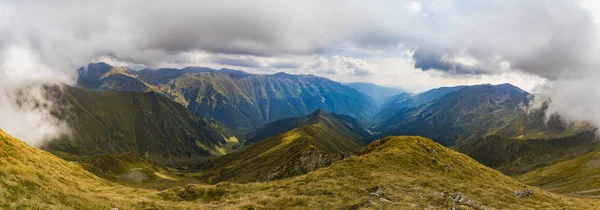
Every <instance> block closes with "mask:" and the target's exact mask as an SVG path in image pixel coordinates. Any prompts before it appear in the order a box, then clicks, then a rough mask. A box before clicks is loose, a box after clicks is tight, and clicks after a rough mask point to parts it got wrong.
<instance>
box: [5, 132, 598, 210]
mask: <svg viewBox="0 0 600 210" xmlns="http://www.w3.org/2000/svg"><path fill="white" fill-rule="evenodd" d="M0 177H1V179H0V208H3V209H57V210H62V209H108V208H110V207H111V206H116V207H118V208H119V209H250V208H254V209H257V208H259V209H306V208H318V209H342V208H346V209H357V208H361V207H363V208H382V209H407V208H415V207H417V208H437V209H440V208H443V209H447V208H449V207H456V208H459V209H460V208H463V209H466V208H470V207H473V208H483V206H487V207H492V208H504V209H564V208H569V209H591V208H594V207H595V206H597V205H600V202H599V201H597V200H588V199H578V198H570V197H565V196H560V195H556V194H552V193H549V192H546V191H543V190H541V189H537V188H530V189H532V190H533V194H531V195H530V196H529V197H523V198H519V197H517V196H515V195H514V194H513V193H512V190H521V191H523V190H524V187H526V186H524V185H522V184H520V183H519V182H517V181H515V180H513V179H511V178H509V177H506V176H504V175H502V174H501V173H499V172H497V171H494V170H491V169H489V168H487V167H485V166H482V165H480V164H478V163H477V162H475V161H474V160H472V159H470V158H469V157H467V156H465V155H462V154H460V153H457V152H454V151H451V150H449V149H447V148H445V147H443V146H441V145H439V144H437V143H434V142H432V141H431V140H428V139H425V138H421V137H389V138H385V139H383V140H380V141H376V142H374V143H372V144H370V145H368V146H367V147H366V148H365V149H363V150H362V152H361V153H360V156H355V157H350V158H348V159H345V160H342V161H339V162H337V163H335V164H333V165H332V166H330V167H328V168H323V169H320V170H317V171H314V172H311V173H308V174H306V175H301V176H297V177H293V178H290V179H284V180H280V181H274V182H264V183H250V184H230V183H220V184H217V185H188V186H186V187H178V188H173V189H168V190H165V191H162V192H156V191H150V190H142V189H134V188H129V187H122V186H119V185H116V184H113V183H111V182H107V181H104V180H102V179H100V178H98V177H96V176H94V175H92V174H91V173H89V172H87V171H85V170H84V169H83V168H81V167H80V166H78V165H76V164H72V163H69V162H66V161H64V160H61V159H59V158H57V157H55V156H53V155H51V154H50V153H47V152H44V151H41V150H37V149H34V148H31V147H29V146H28V145H26V144H25V143H23V142H20V141H18V140H16V139H14V138H12V137H9V136H8V135H6V134H5V133H3V132H0ZM458 192H460V193H461V195H463V196H464V197H465V198H464V199H463V201H462V202H458V203H455V202H454V201H453V198H452V197H453V196H454V195H455V194H457V193H458ZM467 200H469V201H467Z"/></svg>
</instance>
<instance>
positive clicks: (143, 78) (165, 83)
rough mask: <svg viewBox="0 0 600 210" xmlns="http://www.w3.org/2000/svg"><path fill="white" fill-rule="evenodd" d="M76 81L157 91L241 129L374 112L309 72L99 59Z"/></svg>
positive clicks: (362, 98)
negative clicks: (152, 65) (320, 114)
mask: <svg viewBox="0 0 600 210" xmlns="http://www.w3.org/2000/svg"><path fill="white" fill-rule="evenodd" d="M132 81H137V82H132ZM78 84H79V85H80V86H83V87H86V88H89V89H92V90H96V91H102V90H129V91H146V90H153V91H157V92H160V93H161V94H164V95H166V96H168V97H169V98H171V99H172V100H174V101H176V102H178V103H180V104H183V105H184V106H186V107H187V108H188V109H189V110H192V111H193V112H196V113H198V114H200V115H202V116H207V117H210V118H213V119H215V120H217V121H219V122H222V123H223V124H225V125H227V126H229V127H230V128H232V129H234V130H236V131H239V132H243V133H247V132H250V131H252V130H254V129H256V128H259V127H261V126H262V125H264V124H266V123H268V122H272V121H275V120H279V119H283V118H288V117H297V116H303V115H307V114H309V113H311V112H313V111H315V110H317V109H321V110H324V111H326V112H335V113H340V114H346V115H350V116H352V117H357V118H362V119H366V118H368V117H370V116H371V115H372V114H374V113H375V112H376V111H377V105H376V102H375V101H374V99H373V98H371V97H369V96H367V95H365V94H363V93H361V92H359V91H357V90H355V89H353V88H351V87H348V86H345V85H342V84H340V83H337V82H334V81H331V80H329V79H326V78H322V77H316V76H312V75H290V74H285V73H278V74H274V75H254V74H248V73H245V72H242V71H236V70H230V69H222V70H213V69H208V68H200V67H188V68H184V69H158V70H149V69H144V70H140V71H132V70H127V69H122V68H115V67H113V68H112V69H111V70H108V71H107V64H102V63H100V64H90V65H88V66H87V67H86V68H82V69H81V70H80V77H79V82H78Z"/></svg>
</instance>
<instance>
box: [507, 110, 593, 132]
mask: <svg viewBox="0 0 600 210" xmlns="http://www.w3.org/2000/svg"><path fill="white" fill-rule="evenodd" d="M547 109H548V104H547V103H544V105H543V106H542V107H540V108H536V109H532V110H527V112H524V113H521V114H519V115H518V116H517V117H515V118H514V119H513V120H512V121H511V122H509V123H508V125H507V126H505V127H504V128H502V129H500V130H499V131H498V132H497V133H496V134H498V135H501V136H505V137H509V138H517V139H555V138H563V137H570V136H574V135H577V134H579V133H582V132H586V131H592V132H593V131H595V130H596V128H595V127H594V126H592V125H590V124H588V123H585V122H570V123H567V122H565V121H564V120H562V119H561V118H560V116H558V115H550V116H549V119H546V110H547Z"/></svg>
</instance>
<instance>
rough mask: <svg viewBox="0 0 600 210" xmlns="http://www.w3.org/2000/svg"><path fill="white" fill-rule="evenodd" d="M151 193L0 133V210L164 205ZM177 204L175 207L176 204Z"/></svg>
mask: <svg viewBox="0 0 600 210" xmlns="http://www.w3.org/2000/svg"><path fill="white" fill-rule="evenodd" d="M158 199H159V197H157V196H155V193H154V192H151V191H144V190H137V189H133V188H126V187H122V186H119V185H117V184H114V183H111V182H108V181H105V180H103V179H101V178H98V177H96V176H94V175H93V174H91V173H89V172H87V171H86V170H84V169H83V168H82V167H80V166H79V165H77V164H74V163H70V162H66V161H64V160H62V159H60V158H58V157H55V156H54V155H52V154H50V153H48V152H45V151H42V150H38V149H34V148H32V147H30V146H28V145H27V144H25V143H23V142H21V141H19V140H17V139H15V138H12V137H10V136H9V135H7V134H6V133H4V132H2V131H1V130H0V209H57V210H59V209H109V208H110V207H111V204H112V205H115V206H117V207H122V208H124V209H134V208H135V209H143V208H144V207H145V206H148V205H149V206H153V205H156V206H163V207H166V206H167V204H166V203H165V202H157V203H156V204H153V203H154V202H155V201H154V200H157V201H158ZM177 205H178V204H177Z"/></svg>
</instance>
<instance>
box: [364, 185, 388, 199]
mask: <svg viewBox="0 0 600 210" xmlns="http://www.w3.org/2000/svg"><path fill="white" fill-rule="evenodd" d="M367 191H369V192H371V194H370V196H376V197H381V196H383V195H384V193H385V190H384V189H383V187H380V186H376V187H373V188H370V189H367Z"/></svg>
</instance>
